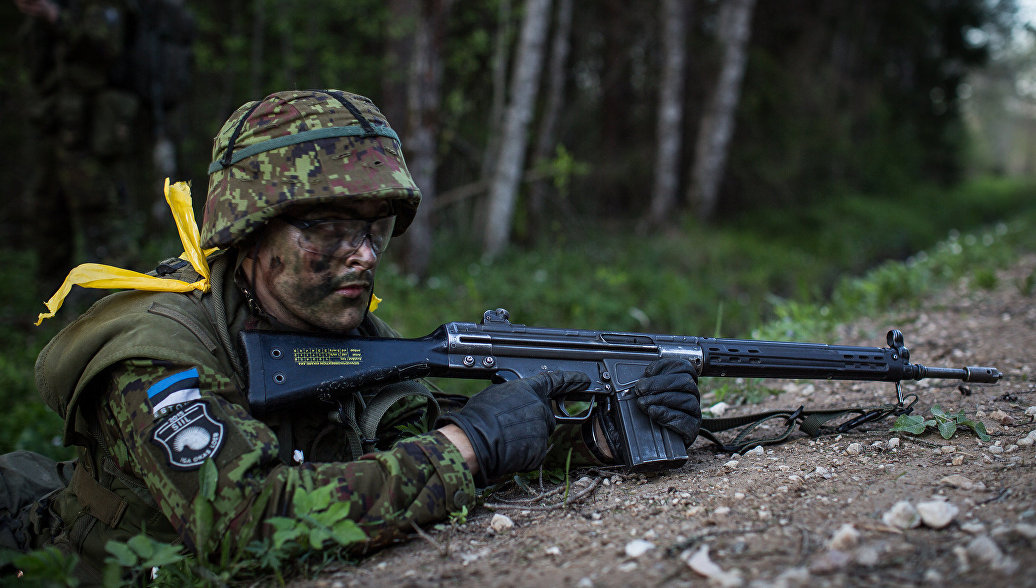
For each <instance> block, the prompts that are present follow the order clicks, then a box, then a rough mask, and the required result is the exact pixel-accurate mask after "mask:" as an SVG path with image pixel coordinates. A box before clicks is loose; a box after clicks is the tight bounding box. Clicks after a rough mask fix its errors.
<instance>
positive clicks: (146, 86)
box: [14, 0, 194, 280]
mask: <svg viewBox="0 0 1036 588" xmlns="http://www.w3.org/2000/svg"><path fill="white" fill-rule="evenodd" d="M14 3H15V6H16V7H17V8H18V9H19V10H20V11H21V12H22V13H24V14H26V15H27V16H28V17H30V18H31V22H30V24H29V26H28V30H27V34H26V38H25V39H24V42H23V43H22V47H23V51H24V52H25V54H26V61H27V66H28V69H29V76H30V81H31V86H32V91H33V94H34V95H33V99H32V100H31V101H30V107H29V109H28V110H29V112H28V116H29V118H30V120H31V123H32V128H33V130H34V137H33V140H32V142H31V143H32V148H34V149H35V152H36V153H35V157H34V160H35V162H36V164H35V165H34V166H33V169H32V170H31V171H30V173H31V175H32V177H31V179H30V180H29V188H28V194H26V196H25V198H23V202H24V205H25V206H26V213H25V214H26V222H25V223H24V226H25V230H26V231H27V234H26V238H27V240H28V241H30V242H32V243H33V244H34V249H35V250H36V252H37V256H38V264H39V265H38V272H37V273H38V275H39V276H40V277H41V278H42V279H44V280H52V279H60V277H61V276H62V275H63V274H64V273H65V271H66V270H67V268H68V267H69V266H70V265H73V264H75V263H77V262H81V261H88V260H90V261H101V260H103V261H109V262H118V263H126V262H128V261H131V259H130V257H131V255H132V250H133V249H134V247H133V245H135V244H136V242H137V238H138V237H141V236H143V235H144V234H146V232H147V231H146V228H145V224H146V220H147V215H148V213H149V212H150V209H151V204H150V202H151V201H152V200H157V201H158V202H161V185H162V184H161V179H162V177H165V176H166V175H172V174H174V173H175V171H176V163H175V147H174V145H175V139H176V133H175V132H173V129H175V127H176V125H175V124H170V119H171V118H175V112H176V107H177V105H178V104H179V102H180V100H179V98H180V96H182V95H183V92H184V90H185V89H186V86H187V84H188V83H189V79H190V61H191V49H190V41H191V38H192V36H193V28H194V27H193V19H192V18H191V16H190V15H189V13H187V11H186V9H185V7H184V6H183V2H182V0H14ZM149 151H150V152H152V153H154V157H153V159H154V161H153V162H151V164H150V165H149V162H147V161H146V160H145V161H143V162H142V161H141V159H140V157H139V154H140V153H141V152H145V153H146V152H149Z"/></svg>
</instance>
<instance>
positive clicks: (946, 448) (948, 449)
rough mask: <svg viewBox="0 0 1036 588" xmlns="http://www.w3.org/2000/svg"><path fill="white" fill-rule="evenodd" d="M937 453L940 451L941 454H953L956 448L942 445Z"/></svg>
mask: <svg viewBox="0 0 1036 588" xmlns="http://www.w3.org/2000/svg"><path fill="white" fill-rule="evenodd" d="M939 451H941V452H943V453H953V452H955V451H957V448H956V447H955V446H953V445H943V446H942V447H940V448H939Z"/></svg>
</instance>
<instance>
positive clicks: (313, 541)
mask: <svg viewBox="0 0 1036 588" xmlns="http://www.w3.org/2000/svg"><path fill="white" fill-rule="evenodd" d="M330 538H331V531H329V530H327V529H312V530H310V532H309V544H310V546H312V547H313V549H323V548H324V542H325V541H327V540H328V539H330Z"/></svg>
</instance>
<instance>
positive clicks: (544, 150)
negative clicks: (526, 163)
mask: <svg viewBox="0 0 1036 588" xmlns="http://www.w3.org/2000/svg"><path fill="white" fill-rule="evenodd" d="M571 33H572V0H559V1H558V6H557V16H556V18H555V22H554V35H553V37H552V39H551V42H550V64H549V65H548V67H547V100H546V103H545V106H544V110H543V116H542V118H541V119H540V125H539V130H538V131H537V132H536V146H535V148H534V149H533V156H532V161H533V163H534V165H536V166H539V165H543V164H545V163H546V162H547V161H549V160H550V159H551V157H552V155H553V151H554V146H555V145H557V130H558V129H557V127H558V117H559V116H560V114H561V107H562V105H563V103H564V101H565V66H566V65H567V64H568V54H569V51H570V48H571V47H570V42H569V37H570V36H571ZM549 181H550V178H547V179H544V180H539V181H536V182H533V183H532V185H531V186H530V187H529V212H530V217H532V218H533V219H534V220H537V219H541V218H542V217H543V202H544V200H546V197H547V192H548V190H549V188H548V182H549Z"/></svg>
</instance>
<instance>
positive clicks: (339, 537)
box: [331, 520, 367, 545]
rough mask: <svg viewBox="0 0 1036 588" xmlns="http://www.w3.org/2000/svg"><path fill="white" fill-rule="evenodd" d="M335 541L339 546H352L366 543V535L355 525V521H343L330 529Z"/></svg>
mask: <svg viewBox="0 0 1036 588" xmlns="http://www.w3.org/2000/svg"><path fill="white" fill-rule="evenodd" d="M331 531H332V533H333V534H334V539H335V541H337V542H338V544H339V545H352V544H353V543H360V542H362V541H366V539H367V534H366V533H364V532H363V529H361V528H360V526H359V525H357V524H356V521H351V520H344V521H340V522H339V523H338V524H336V525H335V526H334V527H333V528H332V529H331Z"/></svg>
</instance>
